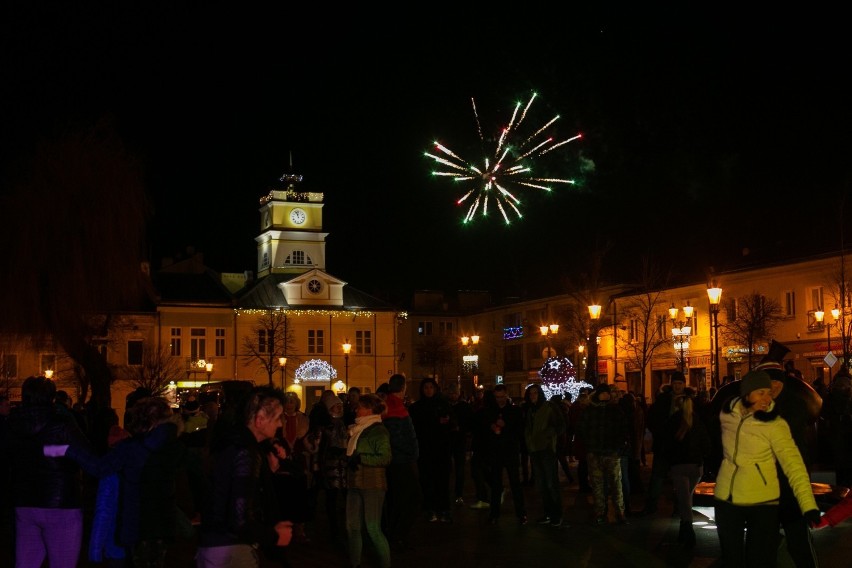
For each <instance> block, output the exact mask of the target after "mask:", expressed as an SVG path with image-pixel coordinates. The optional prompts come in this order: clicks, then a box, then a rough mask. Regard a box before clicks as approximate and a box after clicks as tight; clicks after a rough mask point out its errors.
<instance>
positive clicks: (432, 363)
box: [415, 335, 458, 381]
mask: <svg viewBox="0 0 852 568" xmlns="http://www.w3.org/2000/svg"><path fill="white" fill-rule="evenodd" d="M457 349H458V347H457V345H456V341H455V337H453V336H449V335H425V336H423V337H421V338H420V341H418V342H417V345H416V346H415V352H416V353H417V361H416V362H417V365H419V366H420V367H424V368H428V369H431V370H432V377H433V378H436V379H437V378H440V379H441V380H442V381H443V379H444V378H445V377H446V376H447V374H446V372H445V371H446V369H447V367H450V369H453V368H454V367H455V365H456V364H457V361H458V359H457Z"/></svg>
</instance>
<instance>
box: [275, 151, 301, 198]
mask: <svg viewBox="0 0 852 568" xmlns="http://www.w3.org/2000/svg"><path fill="white" fill-rule="evenodd" d="M278 179H279V181H283V182H284V183H286V184H287V189H290V190H293V189H295V187H296V184H297V183H300V182H301V181H302V176H301V175H299V174H296V173H294V171H293V150H290V169H289V170H288V171H287V172H286V173H284V174H283V175H282V176H281V177H280V178H278Z"/></svg>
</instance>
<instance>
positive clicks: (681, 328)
mask: <svg viewBox="0 0 852 568" xmlns="http://www.w3.org/2000/svg"><path fill="white" fill-rule="evenodd" d="M681 309H682V310H683V316H684V319H682V320H679V319H677V318H678V314H679V313H680V311H681V310H680V309H678V308H676V307H675V305H674V303H672V306H671V307H670V308H669V317H670V318H671V320H672V345H673V347H674V350H675V351H676V352H680V372H681V373H685V372H686V356H685V353H686V352H688V351H689V336H690V334H691V333H692V326H691V325H690V323H691V321H692V311H693V309H694V308H693V307H692V306H690V305H689V302H688V301H687V302H686V305H685V306H684V307H683V308H681Z"/></svg>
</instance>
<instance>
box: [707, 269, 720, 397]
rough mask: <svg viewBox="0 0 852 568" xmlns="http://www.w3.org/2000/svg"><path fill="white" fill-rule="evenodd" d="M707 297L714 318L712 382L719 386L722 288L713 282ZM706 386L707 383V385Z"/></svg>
mask: <svg viewBox="0 0 852 568" xmlns="http://www.w3.org/2000/svg"><path fill="white" fill-rule="evenodd" d="M707 299H708V300H710V317H712V318H713V321H712V323H713V348H714V352H713V361H712V367H713V368H712V369H711V372H710V375H711V378H710V382H711V384H712V385H713V386H714V387H718V386H719V304H720V302H721V301H722V289H721V288H719V287H718V286H716V284H715V283H713V285H712V287H710V288H707ZM705 386H706V385H705Z"/></svg>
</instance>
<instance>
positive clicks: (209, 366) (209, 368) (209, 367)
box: [204, 363, 213, 385]
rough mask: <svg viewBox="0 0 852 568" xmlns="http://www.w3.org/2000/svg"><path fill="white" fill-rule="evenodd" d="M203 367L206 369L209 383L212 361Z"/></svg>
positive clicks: (208, 382)
mask: <svg viewBox="0 0 852 568" xmlns="http://www.w3.org/2000/svg"><path fill="white" fill-rule="evenodd" d="M204 368H205V369H206V370H207V384H208V385H209V384H210V375H212V374H213V363H207V364H205V365H204Z"/></svg>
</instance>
